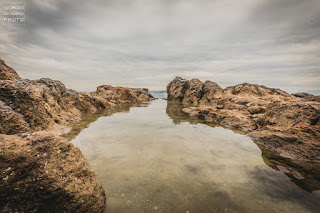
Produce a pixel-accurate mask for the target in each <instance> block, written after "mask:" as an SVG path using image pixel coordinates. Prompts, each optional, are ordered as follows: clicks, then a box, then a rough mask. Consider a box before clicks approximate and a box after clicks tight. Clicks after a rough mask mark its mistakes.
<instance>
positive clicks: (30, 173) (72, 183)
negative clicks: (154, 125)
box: [0, 59, 154, 212]
mask: <svg viewBox="0 0 320 213" xmlns="http://www.w3.org/2000/svg"><path fill="white" fill-rule="evenodd" d="M152 99H154V98H153V97H152V95H150V94H149V93H148V90H147V89H134V88H123V87H112V86H108V85H105V86H99V87H98V88H97V90H96V91H94V92H91V93H84V92H77V91H74V90H71V89H67V88H66V87H65V85H64V84H63V83H61V82H60V81H56V80H51V79H48V78H41V79H39V80H28V79H21V78H20V77H19V76H18V74H17V73H16V72H15V71H14V70H13V69H12V68H10V67H8V66H7V65H6V64H5V63H4V61H2V60H1V59H0V134H3V135H0V171H1V174H0V180H1V181H0V191H1V193H0V212H103V211H104V209H105V194H104V190H103V189H102V187H101V184H100V182H99V180H98V179H97V178H96V176H95V174H94V172H93V171H91V169H90V167H89V165H88V163H87V161H86V160H85V158H84V157H83V155H82V154H81V152H80V151H79V149H77V148H75V147H73V145H72V144H71V143H70V142H68V141H66V140H65V139H62V138H59V137H56V136H54V135H52V134H51V133H49V132H48V131H51V132H54V134H55V135H57V134H60V133H61V134H62V133H64V132H63V131H61V129H64V128H66V125H69V124H70V123H72V122H74V121H80V120H81V118H82V116H83V115H84V114H87V113H92V112H96V111H98V110H102V109H108V108H111V107H115V106H117V105H119V104H122V103H128V102H138V101H148V100H152ZM42 130H44V131H42ZM39 131H41V132H39ZM45 131H46V132H45ZM30 133H33V134H32V135H30ZM17 134H20V135H21V134H22V135H24V136H23V137H22V136H19V135H17ZM27 135H29V136H27Z"/></svg>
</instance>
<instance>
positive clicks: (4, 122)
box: [0, 101, 30, 135]
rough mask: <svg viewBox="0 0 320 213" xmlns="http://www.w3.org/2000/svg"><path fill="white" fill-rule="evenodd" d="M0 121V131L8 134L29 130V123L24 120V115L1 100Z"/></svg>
mask: <svg viewBox="0 0 320 213" xmlns="http://www.w3.org/2000/svg"><path fill="white" fill-rule="evenodd" d="M0 123H1V125H0V132H6V133H7V134H10V135H12V134H15V133H16V132H27V131H29V130H30V125H29V124H28V123H27V122H26V121H25V120H24V117H23V116H22V115H21V114H20V113H17V112H15V111H14V110H13V109H12V108H11V107H9V106H7V105H6V104H5V103H4V102H2V101H0Z"/></svg>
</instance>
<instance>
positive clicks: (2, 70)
mask: <svg viewBox="0 0 320 213" xmlns="http://www.w3.org/2000/svg"><path fill="white" fill-rule="evenodd" d="M18 79H20V76H19V75H18V74H17V73H16V71H15V70H14V69H12V68H11V67H9V66H8V65H6V63H5V62H4V61H3V60H1V59H0V80H18Z"/></svg>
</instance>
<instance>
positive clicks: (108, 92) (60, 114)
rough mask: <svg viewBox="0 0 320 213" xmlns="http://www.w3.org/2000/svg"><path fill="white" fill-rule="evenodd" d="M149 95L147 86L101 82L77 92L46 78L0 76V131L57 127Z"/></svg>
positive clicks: (15, 131) (6, 132)
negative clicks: (139, 86) (86, 91)
mask: <svg viewBox="0 0 320 213" xmlns="http://www.w3.org/2000/svg"><path fill="white" fill-rule="evenodd" d="M3 64H4V63H3ZM4 65H5V64H4ZM4 65H3V66H4ZM3 70H7V71H8V72H9V71H10V70H12V69H11V68H9V67H4V68H3ZM12 71H13V72H14V70H12ZM10 73H11V71H10ZM14 73H15V72H14ZM152 99H153V97H152V95H150V94H149V93H148V90H147V89H134V88H123V87H112V86H109V85H105V86H99V87H98V88H97V90H96V91H94V92H91V93H84V92H80V93H78V92H77V91H74V90H71V89H67V88H66V87H65V85H64V84H63V83H61V82H60V81H57V80H51V79H49V78H41V79H39V80H28V79H20V78H19V77H18V78H17V79H15V80H0V101H1V102H0V124H1V127H0V133H2V134H16V133H22V132H26V131H39V130H48V129H57V128H60V127H61V126H63V125H67V124H69V123H71V122H74V121H78V120H80V119H81V115H82V113H87V112H94V111H96V110H99V109H105V108H108V107H113V106H115V105H116V104H120V103H126V102H137V101H147V100H152Z"/></svg>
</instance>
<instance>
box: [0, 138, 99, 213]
mask: <svg viewBox="0 0 320 213" xmlns="http://www.w3.org/2000/svg"><path fill="white" fill-rule="evenodd" d="M0 168H1V173H0V180H1V181H0V191H1V193H0V211H1V212H103V211H104V209H105V193H104V190H103V189H102V187H101V184H100V181H99V180H98V179H97V177H96V176H95V173H94V172H93V171H92V170H91V168H90V166H89V164H88V162H87V160H86V159H85V158H84V157H83V155H82V154H81V152H80V150H79V148H76V147H74V146H73V145H72V144H71V143H70V142H68V141H67V140H66V139H63V138H60V137H57V136H53V135H51V134H48V133H46V132H38V133H35V134H32V135H29V134H23V135H22V136H18V135H0Z"/></svg>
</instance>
